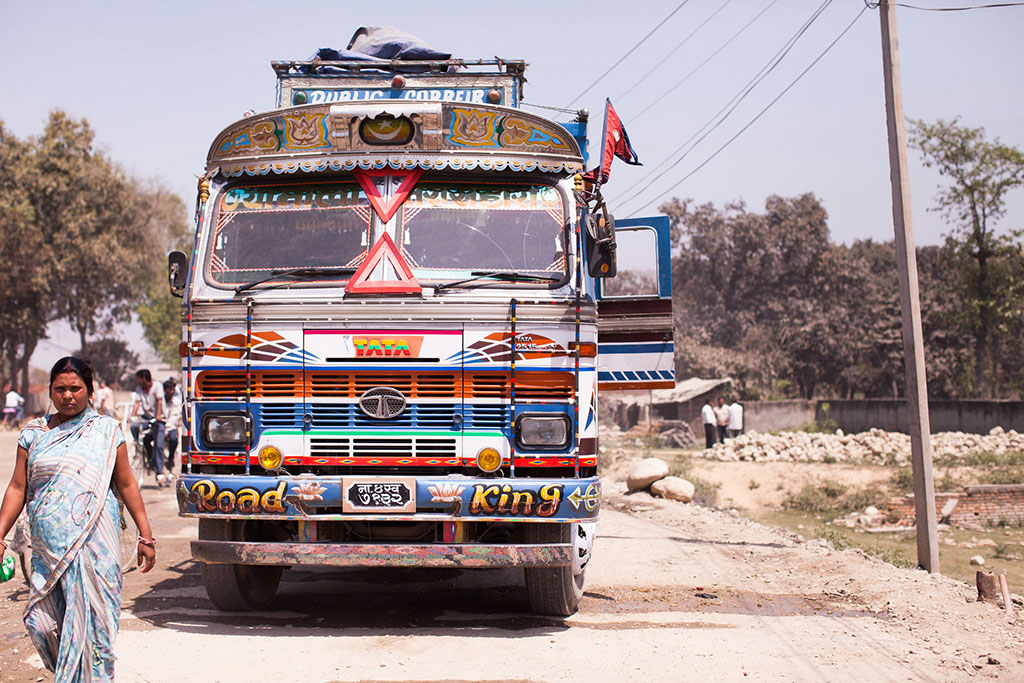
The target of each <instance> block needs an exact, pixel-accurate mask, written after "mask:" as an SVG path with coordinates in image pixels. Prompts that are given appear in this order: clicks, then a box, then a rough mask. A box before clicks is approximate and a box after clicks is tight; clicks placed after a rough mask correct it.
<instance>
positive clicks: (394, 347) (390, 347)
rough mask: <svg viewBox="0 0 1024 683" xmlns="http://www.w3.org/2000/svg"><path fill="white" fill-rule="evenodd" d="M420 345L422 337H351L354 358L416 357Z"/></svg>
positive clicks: (418, 353)
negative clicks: (354, 353) (354, 351)
mask: <svg viewBox="0 0 1024 683" xmlns="http://www.w3.org/2000/svg"><path fill="white" fill-rule="evenodd" d="M422 345H423V337H414V336H405V337H384V336H380V337H352V346H354V347H355V349H356V358H368V357H371V356H380V357H382V358H394V357H406V358H417V357H418V356H419V355H420V347H421V346H422Z"/></svg>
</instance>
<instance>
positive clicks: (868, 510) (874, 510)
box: [864, 505, 878, 517]
mask: <svg viewBox="0 0 1024 683" xmlns="http://www.w3.org/2000/svg"><path fill="white" fill-rule="evenodd" d="M864 514H865V515H868V516H871V517H873V516H875V515H877V514H878V508H876V507H875V506H874V505H868V506H867V507H866V508H864Z"/></svg>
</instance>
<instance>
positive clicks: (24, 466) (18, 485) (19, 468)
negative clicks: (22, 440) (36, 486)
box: [0, 446, 28, 540]
mask: <svg viewBox="0 0 1024 683" xmlns="http://www.w3.org/2000/svg"><path fill="white" fill-rule="evenodd" d="M27 481H28V452H27V451H26V450H25V449H24V447H22V446H18V455H17V457H16V458H15V460H14V473H13V474H12V475H11V481H10V483H9V484H7V491H6V492H4V501H3V503H0V540H3V538H4V536H6V535H7V532H8V531H10V530H11V527H13V526H14V523H15V522H16V521H18V515H20V514H21V510H22V508H24V507H25V485H26V482H27Z"/></svg>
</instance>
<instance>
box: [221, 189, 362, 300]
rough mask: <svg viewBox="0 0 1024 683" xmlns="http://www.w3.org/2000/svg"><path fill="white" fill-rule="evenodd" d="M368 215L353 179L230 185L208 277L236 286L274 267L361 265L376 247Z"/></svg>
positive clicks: (223, 201) (328, 276)
mask: <svg viewBox="0 0 1024 683" xmlns="http://www.w3.org/2000/svg"><path fill="white" fill-rule="evenodd" d="M370 217H371V211H370V203H369V201H368V200H367V198H366V195H365V194H364V193H363V190H362V188H361V187H360V186H359V184H358V183H355V182H342V183H330V184H327V183H320V184H299V185H262V186H241V187H237V186H236V187H232V188H230V189H228V190H226V191H225V192H224V193H223V194H222V195H220V199H219V201H218V204H217V212H216V216H215V219H216V226H217V227H216V232H215V233H214V236H213V240H212V245H211V248H210V251H209V254H210V257H209V261H208V265H207V267H208V272H207V275H208V277H209V278H210V280H211V281H212V282H214V283H217V284H221V285H237V284H242V283H248V282H252V281H254V280H258V279H260V278H266V277H269V276H271V275H272V274H273V273H274V272H275V271H284V270H291V269H297V268H311V269H320V268H323V269H332V268H333V269H344V268H355V267H358V266H359V264H360V263H361V262H362V260H363V259H364V258H366V252H367V249H368V245H369V244H370V239H369V232H370ZM349 277H350V275H346V274H341V273H337V274H333V275H332V274H330V273H327V274H324V275H322V276H321V275H317V276H316V277H315V278H311V279H315V280H332V279H333V280H338V279H342V280H347V279H348V278H349ZM306 281H307V282H309V281H310V279H307V280H306Z"/></svg>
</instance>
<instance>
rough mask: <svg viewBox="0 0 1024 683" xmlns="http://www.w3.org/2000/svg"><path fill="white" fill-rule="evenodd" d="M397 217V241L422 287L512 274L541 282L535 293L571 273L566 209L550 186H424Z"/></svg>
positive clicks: (431, 183)
mask: <svg viewBox="0 0 1024 683" xmlns="http://www.w3.org/2000/svg"><path fill="white" fill-rule="evenodd" d="M399 218H400V220H399V225H398V235H397V240H396V242H397V243H398V244H399V245H400V246H401V249H402V256H403V257H404V258H405V259H406V261H407V262H408V264H409V267H410V268H411V269H412V272H413V275H415V276H416V278H417V279H419V280H428V281H429V280H451V279H454V278H460V277H468V276H470V275H471V274H472V273H474V272H478V271H508V272H511V273H521V274H532V275H539V276H542V279H541V280H535V281H534V282H535V284H534V286H537V285H536V283H537V282H543V281H544V280H550V279H553V280H555V281H558V280H561V279H562V277H563V276H564V275H565V273H566V263H565V253H566V249H565V237H566V235H565V232H566V231H565V224H566V215H565V206H564V202H563V201H562V195H561V194H560V193H559V192H558V190H556V189H555V188H553V187H550V186H547V185H526V184H513V183H484V182H470V183H458V182H434V181H421V182H420V183H419V184H417V185H416V187H414V188H413V189H412V191H411V192H410V193H409V196H408V198H407V199H406V200H405V203H404V204H403V205H402V208H401V210H400V212H399ZM524 279H525V278H524ZM510 281H512V280H510Z"/></svg>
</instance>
